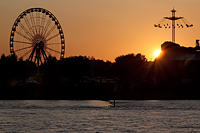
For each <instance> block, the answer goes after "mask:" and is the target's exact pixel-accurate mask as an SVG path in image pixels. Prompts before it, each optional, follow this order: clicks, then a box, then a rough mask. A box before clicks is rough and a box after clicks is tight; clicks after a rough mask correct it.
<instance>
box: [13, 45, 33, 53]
mask: <svg viewBox="0 0 200 133" xmlns="http://www.w3.org/2000/svg"><path fill="white" fill-rule="evenodd" d="M32 47H33V46H30V47H25V48H21V49H17V50H15V52H18V51H21V50H24V49H28V48H32Z"/></svg>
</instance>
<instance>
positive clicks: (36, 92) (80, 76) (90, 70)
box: [0, 53, 200, 100]
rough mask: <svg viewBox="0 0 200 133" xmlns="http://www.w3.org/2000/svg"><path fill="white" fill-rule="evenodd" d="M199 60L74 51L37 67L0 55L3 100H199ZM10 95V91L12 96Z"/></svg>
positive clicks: (30, 63)
mask: <svg viewBox="0 0 200 133" xmlns="http://www.w3.org/2000/svg"><path fill="white" fill-rule="evenodd" d="M199 68H200V61H198V60H169V59H167V58H164V57H160V58H157V59H155V60H154V61H148V60H147V59H146V57H145V55H142V54H140V53H138V54H133V53H131V54H127V55H120V56H118V57H116V58H115V61H114V62H110V61H104V60H100V59H95V58H93V57H92V58H90V57H86V56H72V57H66V58H64V59H61V60H57V59H56V58H55V57H51V56H49V57H48V61H47V62H45V63H44V64H41V65H40V66H39V67H36V65H35V64H34V63H33V62H31V61H28V60H23V59H22V58H21V59H18V58H17V56H16V55H15V54H12V55H8V56H5V55H4V54H2V55H1V58H0V88H1V90H0V91H1V93H0V97H1V99H104V100H108V99H199V98H200V96H199V94H200V89H199V87H198V86H199V79H200V69H199ZM13 95H14V96H13Z"/></svg>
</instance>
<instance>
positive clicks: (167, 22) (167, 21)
mask: <svg viewBox="0 0 200 133" xmlns="http://www.w3.org/2000/svg"><path fill="white" fill-rule="evenodd" d="M171 12H172V16H171V17H163V18H162V19H161V20H160V21H159V22H158V23H157V24H154V26H155V27H158V28H162V27H165V28H172V42H173V43H175V28H176V26H177V27H178V28H180V27H181V28H183V26H184V25H185V26H186V27H192V26H193V24H190V23H189V22H188V21H187V20H186V19H185V18H184V17H176V16H175V12H176V10H175V9H174V8H173V9H172V10H171ZM181 20H182V21H181ZM175 21H176V22H177V23H175Z"/></svg>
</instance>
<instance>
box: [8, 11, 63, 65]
mask: <svg viewBox="0 0 200 133" xmlns="http://www.w3.org/2000/svg"><path fill="white" fill-rule="evenodd" d="M10 53H11V54H13V53H15V54H16V55H17V56H18V57H20V58H23V59H26V60H29V61H32V62H34V63H36V64H37V66H39V65H40V64H42V63H44V62H46V61H47V60H48V57H49V56H54V57H56V58H64V54H65V39H64V33H63V30H62V28H61V25H60V23H59V22H58V20H57V18H56V17H55V16H54V15H53V14H52V13H51V12H50V11H48V10H46V9H43V8H30V9H27V10H25V11H24V12H22V13H21V14H20V15H19V16H18V17H17V19H16V20H15V22H14V24H13V26H12V30H11V34H10Z"/></svg>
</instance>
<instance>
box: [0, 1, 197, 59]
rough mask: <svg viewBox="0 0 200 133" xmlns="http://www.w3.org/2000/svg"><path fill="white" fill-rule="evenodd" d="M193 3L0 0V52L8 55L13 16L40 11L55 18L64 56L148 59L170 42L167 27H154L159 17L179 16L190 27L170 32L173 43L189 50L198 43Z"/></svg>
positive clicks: (195, 8) (152, 57)
mask: <svg viewBox="0 0 200 133" xmlns="http://www.w3.org/2000/svg"><path fill="white" fill-rule="evenodd" d="M199 5H200V1H199V0H137V1H136V0H56V1H55V0H32V1H27V0H17V1H16V0H6V1H5V0H4V1H1V2H0V12H1V13H0V18H1V21H0V26H1V30H0V36H1V42H0V54H3V53H5V54H6V55H8V54H9V51H10V49H9V38H10V31H11V28H12V25H13V23H14V21H15V19H16V18H17V16H18V15H19V14H20V13H21V12H23V11H24V10H26V9H29V8H32V7H41V8H45V9H47V10H49V11H50V12H52V13H53V14H54V15H55V16H56V17H57V19H58V20H59V22H60V24H61V26H62V29H63V31H64V35H65V45H66V49H65V50H66V51H65V57H69V56H76V55H82V56H94V57H95V58H96V59H103V60H105V61H106V60H110V61H114V59H115V58H116V57H117V56H119V55H125V54H128V53H135V54H137V53H141V54H143V55H145V56H146V58H147V59H148V60H154V52H155V51H156V50H158V49H160V45H161V44H162V43H163V42H165V41H171V29H163V28H162V29H159V28H155V27H154V24H155V23H157V22H158V21H159V20H161V18H162V17H165V16H171V12H170V10H171V9H172V8H173V7H174V8H175V9H176V10H177V12H176V16H183V17H185V18H186V19H187V20H188V21H189V22H190V23H192V24H193V25H194V26H193V27H192V28H186V27H184V28H183V29H178V28H177V29H176V43H178V44H180V45H181V46H186V47H194V46H195V40H196V39H200V34H199V32H200V9H199V8H200V7H199Z"/></svg>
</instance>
